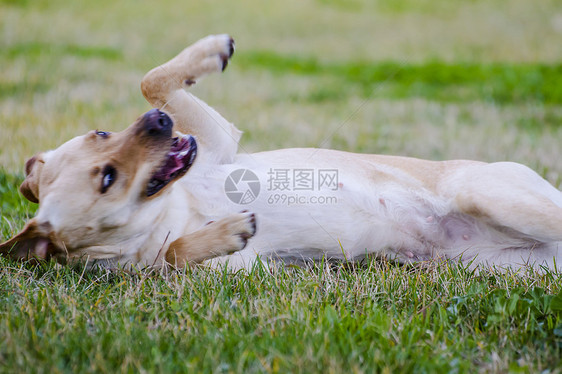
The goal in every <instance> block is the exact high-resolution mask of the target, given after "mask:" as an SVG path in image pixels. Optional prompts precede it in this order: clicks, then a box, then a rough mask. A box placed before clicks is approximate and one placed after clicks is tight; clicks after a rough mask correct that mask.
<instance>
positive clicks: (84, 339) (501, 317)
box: [0, 260, 562, 373]
mask: <svg viewBox="0 0 562 374" xmlns="http://www.w3.org/2000/svg"><path fill="white" fill-rule="evenodd" d="M0 276H1V278H0V287H1V289H2V290H3V291H4V293H3V296H2V298H1V300H2V303H1V304H0V313H1V314H2V319H1V321H0V327H1V331H2V335H3V341H4V342H5V343H6V344H5V345H3V348H2V350H0V359H2V362H3V363H4V365H5V368H10V370H12V372H14V371H16V372H20V371H27V370H29V368H31V367H34V368H35V369H36V371H37V372H49V371H55V372H58V371H60V372H66V371H68V372H99V371H102V372H114V371H126V372H128V371H145V370H148V371H158V372H177V371H185V372H202V371H204V372H232V371H234V372H304V373H308V372H372V371H375V370H376V371H381V372H396V371H401V372H467V371H469V370H472V369H473V368H474V367H478V368H480V370H482V371H496V370H497V371H504V370H510V371H519V372H537V371H542V370H549V369H554V368H556V367H557V365H558V364H559V355H560V347H562V328H560V327H558V328H557V326H559V323H560V317H561V313H562V293H559V292H560V282H559V279H558V277H556V276H552V275H547V276H538V275H536V274H532V273H529V274H523V275H514V274H499V273H495V272H490V273H487V272H486V273H484V274H482V275H479V276H475V275H474V274H472V273H470V272H469V271H467V270H466V269H464V268H462V267H457V266H455V265H451V266H446V265H438V264H429V265H428V266H426V267H422V268H402V267H397V266H395V265H392V264H388V263H384V262H383V263H381V262H376V261H368V262H366V263H365V264H363V265H362V266H358V265H349V266H341V265H340V266H333V265H327V264H322V263H321V264H316V265H314V266H312V267H311V268H304V269H301V268H284V267H277V268H275V269H274V270H273V271H272V273H270V272H268V271H264V269H263V268H262V267H261V266H256V267H255V268H254V269H253V270H252V271H250V272H248V273H246V272H238V273H236V274H230V273H228V272H221V271H211V270H201V269H197V270H187V271H185V272H184V271H180V272H174V273H171V274H167V275H166V274H159V273H148V272H146V271H140V272H132V273H125V272H113V273H109V272H96V271H94V272H84V271H83V270H81V269H79V268H76V269H69V268H64V267H56V266H55V265H54V264H44V265H41V266H37V267H31V266H22V265H16V264H12V263H9V262H7V261H4V260H2V271H1V273H0ZM538 284H540V286H538ZM34 371H35V370H34ZM554 371H556V370H554Z"/></svg>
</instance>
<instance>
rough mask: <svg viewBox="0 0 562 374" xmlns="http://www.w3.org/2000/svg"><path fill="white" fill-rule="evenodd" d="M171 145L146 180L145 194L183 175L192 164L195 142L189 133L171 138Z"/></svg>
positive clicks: (151, 192)
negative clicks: (161, 161) (162, 160)
mask: <svg viewBox="0 0 562 374" xmlns="http://www.w3.org/2000/svg"><path fill="white" fill-rule="evenodd" d="M172 141H173V142H172V147H171V148H170V151H169V152H168V154H167V155H166V159H165V160H164V162H163V163H162V166H161V167H160V168H159V169H158V170H156V172H155V173H154V174H153V175H152V177H151V178H150V180H149V181H148V185H147V187H146V196H152V195H154V194H155V193H157V192H158V191H160V190H161V189H162V188H164V187H165V186H166V185H167V184H168V183H170V182H171V181H173V180H174V179H176V178H178V177H181V176H182V175H184V174H185V173H186V172H187V170H188V169H189V167H190V166H191V165H192V164H193V161H194V160H195V156H196V154H197V143H196V142H195V139H194V138H193V136H191V135H181V136H179V137H177V138H173V139H172Z"/></svg>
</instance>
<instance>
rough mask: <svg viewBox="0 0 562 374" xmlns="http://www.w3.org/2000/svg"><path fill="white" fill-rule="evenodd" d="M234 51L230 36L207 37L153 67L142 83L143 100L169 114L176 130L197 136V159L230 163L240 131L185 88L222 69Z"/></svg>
mask: <svg viewBox="0 0 562 374" xmlns="http://www.w3.org/2000/svg"><path fill="white" fill-rule="evenodd" d="M233 52H234V41H233V40H232V38H231V37H230V36H228V35H211V36H208V37H206V38H204V39H201V40H199V41H198V42H197V43H195V44H193V45H191V46H189V47H187V48H186V49H184V50H183V51H182V52H181V53H180V54H179V55H177V56H176V57H174V58H173V59H171V60H170V61H168V62H167V63H165V64H163V65H160V66H158V67H156V68H154V69H152V70H151V71H150V72H148V73H147V74H146V75H145V77H144V78H143V80H142V83H141V89H142V93H143V95H144V97H145V98H146V100H148V102H149V103H150V104H151V105H152V106H153V107H155V108H158V109H160V110H162V111H165V112H166V113H168V114H169V115H170V116H171V117H172V119H173V120H174V127H175V130H178V131H180V132H182V133H184V134H191V135H194V136H195V137H196V140H197V142H198V144H199V148H198V149H199V154H198V159H199V162H206V161H209V162H213V163H229V162H232V160H233V158H234V156H235V155H236V152H237V150H238V140H240V135H241V134H242V133H241V131H240V130H238V129H237V128H236V127H235V126H234V125H233V124H232V123H230V122H228V121H227V120H226V119H224V118H223V117H222V116H221V115H220V114H218V113H217V112H216V111H215V110H214V109H213V108H211V107H210V106H208V105H207V104H205V103H204V102H203V101H201V100H199V99H198V98H196V97H195V96H193V95H192V94H190V93H187V92H186V91H185V89H186V88H188V87H189V86H191V85H193V84H195V82H196V81H197V80H198V79H199V78H201V77H202V76H204V75H206V74H209V73H213V72H220V71H222V70H224V68H225V67H226V64H227V62H228V59H229V58H230V57H231V56H232V53H233Z"/></svg>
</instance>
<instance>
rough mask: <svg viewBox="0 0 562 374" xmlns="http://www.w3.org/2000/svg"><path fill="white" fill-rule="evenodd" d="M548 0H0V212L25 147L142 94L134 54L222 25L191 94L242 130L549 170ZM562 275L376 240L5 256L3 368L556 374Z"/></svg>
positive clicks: (556, 107)
mask: <svg viewBox="0 0 562 374" xmlns="http://www.w3.org/2000/svg"><path fill="white" fill-rule="evenodd" d="M561 14H562V9H561V8H560V5H559V4H558V2H557V1H555V0H544V1H540V2H529V1H526V0H513V1H510V2H508V3H506V2H504V1H501V0H495V1H480V0H473V1H461V2H450V1H444V0H422V1H413V0H393V1H386V0H378V1H370V0H352V1H341V0H317V1H312V0H311V1H300V0H287V1H284V2H279V3H276V2H273V3H272V2H268V4H267V6H265V5H264V4H263V2H260V1H258V0H240V1H239V2H237V3H236V4H228V5H227V4H226V3H224V2H220V1H218V0H209V1H205V2H193V1H190V2H185V1H182V2H180V1H174V0H162V1H160V2H159V3H158V5H156V4H152V3H150V2H137V1H134V0H123V1H119V2H114V1H109V0H100V1H98V2H68V1H63V0H49V1H46V0H37V1H27V0H0V25H2V33H0V66H2V69H0V216H1V217H0V232H1V235H2V238H3V239H5V238H8V237H11V236H12V235H14V234H16V233H17V232H18V230H19V229H21V227H22V226H23V224H24V223H25V221H26V220H27V219H28V218H29V217H31V216H33V215H34V214H35V211H36V209H37V206H35V205H34V204H31V203H29V202H27V201H26V200H24V199H23V197H21V196H20V195H19V193H18V190H17V188H18V185H19V184H20V183H21V181H22V180H23V175H22V173H23V164H24V161H25V159H26V158H27V157H30V156H31V155H33V154H34V153H36V152H38V151H41V150H46V149H49V148H52V147H56V146H58V145H59V144H61V143H62V142H64V141H66V140H68V139H69V138H71V137H73V136H75V135H78V134H82V133H84V132H86V131H87V130H90V129H93V128H98V129H106V130H113V131H116V130H120V129H122V128H124V127H125V126H126V125H127V124H128V123H130V122H132V121H133V120H134V119H135V118H136V117H137V116H138V115H139V114H141V113H143V112H144V111H146V110H147V109H148V105H147V104H146V103H145V102H144V100H143V98H142V97H141V95H140V93H139V89H138V85H139V82H140V79H141V78H142V75H143V74H144V72H146V71H147V70H148V69H150V68H152V67H153V66H155V65H156V64H159V63H161V62H163V61H165V60H166V59H168V58H169V57H171V56H173V55H174V54H175V53H177V52H178V50H179V49H181V48H182V47H183V46H185V45H186V44H187V43H190V42H193V41H194V40H196V39H197V38H199V37H201V36H203V35H205V34H209V33H217V32H229V33H231V34H232V35H233V36H234V37H235V39H236V41H237V52H236V54H235V56H234V58H233V60H232V62H231V63H230V64H229V67H228V70H227V72H226V73H225V74H223V75H220V76H213V77H208V78H207V79H206V80H205V81H203V82H199V83H198V84H197V85H196V87H195V88H194V91H195V93H196V94H197V95H198V96H200V97H202V98H203V99H205V100H206V101H208V102H209V103H210V104H211V105H213V106H214V107H216V108H217V109H218V110H219V111H220V112H221V113H223V114H224V115H225V116H226V117H227V118H228V119H229V120H231V121H233V122H234V123H236V124H238V126H239V127H240V128H241V129H243V130H244V131H245V134H244V137H243V143H242V146H243V148H244V150H248V151H258V150H266V149H274V148H279V147H293V146H294V147H298V146H307V147H309V146H321V147H331V148H338V149H344V150H349V151H357V152H371V153H392V154H401V155H408V156H415V157H422V158H429V159H450V158H467V159H479V160H484V161H497V160H505V159H508V160H513V161H518V162H522V163H525V164H527V165H529V166H531V167H532V168H534V169H535V170H537V171H538V172H539V173H540V174H541V175H543V176H544V177H545V178H547V179H548V180H549V181H550V182H552V183H553V184H554V185H556V186H558V185H559V184H560V181H561V179H562V163H561V162H560V161H559V160H560V159H561V158H562V153H561V152H560V141H561V139H562V127H561V126H560V124H561V123H562V122H561V121H562V91H561V90H562V88H561V87H562V82H561V79H562V78H561V77H562V68H561V66H562V65H561V63H562V18H561V17H562V16H561ZM561 313H562V284H561V278H560V275H559V274H554V273H549V272H546V274H537V273H534V272H532V271H529V272H523V273H521V274H513V273H500V272H496V271H493V270H484V271H482V272H481V273H480V274H474V273H472V272H471V271H469V270H467V269H465V268H463V267H461V266H457V265H453V264H448V265H447V264H439V263H429V264H424V265H422V266H418V267H400V266H397V265H395V264H390V263H386V262H380V261H375V260H368V261H366V262H365V263H363V264H326V263H319V264H314V265H312V266H310V267H302V268H299V267H289V268H285V267H282V266H276V267H274V268H273V270H272V271H271V272H268V271H266V270H264V269H263V268H261V267H256V268H255V269H253V270H252V271H249V272H238V273H234V274H233V273H229V272H227V271H217V270H209V269H187V270H183V271H178V272H170V273H167V274H162V273H158V272H150V271H147V270H138V271H132V272H125V271H115V272H103V271H101V270H94V271H84V269H83V268H81V267H75V268H69V267H59V266H57V265H55V264H53V263H44V264H39V265H31V264H21V263H16V262H12V261H9V260H6V259H0V341H1V342H2V344H0V372H6V373H13V372H39V373H41V372H55V373H56V372H116V371H119V372H137V371H142V372H144V371H147V372H307V373H308V372H385V373H390V372H431V373H433V372H459V373H466V372H544V373H556V372H561V371H562V370H561V369H560V367H561V366H560V354H561V349H562V315H561Z"/></svg>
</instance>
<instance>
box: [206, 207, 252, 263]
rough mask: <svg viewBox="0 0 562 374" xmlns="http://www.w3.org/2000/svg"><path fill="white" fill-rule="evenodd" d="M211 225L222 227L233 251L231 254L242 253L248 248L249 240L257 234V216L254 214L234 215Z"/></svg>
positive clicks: (242, 213)
mask: <svg viewBox="0 0 562 374" xmlns="http://www.w3.org/2000/svg"><path fill="white" fill-rule="evenodd" d="M209 225H220V228H219V229H220V230H221V231H224V235H225V237H226V238H228V241H229V245H228V247H231V248H232V249H231V250H230V251H229V254H230V253H233V252H236V251H240V250H242V249H244V247H246V244H248V240H249V239H250V238H251V237H253V236H254V235H255V234H256V216H255V214H254V213H250V212H246V211H244V212H241V213H238V214H233V215H231V216H228V217H226V218H223V219H221V220H219V221H216V222H212V223H210V224H209Z"/></svg>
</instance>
